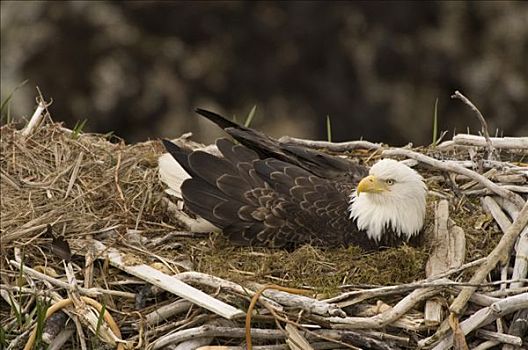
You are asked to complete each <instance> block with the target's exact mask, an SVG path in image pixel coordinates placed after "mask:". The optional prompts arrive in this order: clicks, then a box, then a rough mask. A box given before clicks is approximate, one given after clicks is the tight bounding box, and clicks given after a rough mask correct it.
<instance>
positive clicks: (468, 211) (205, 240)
mask: <svg viewBox="0 0 528 350" xmlns="http://www.w3.org/2000/svg"><path fill="white" fill-rule="evenodd" d="M41 113H44V114H43V116H44V118H43V120H41V121H39V122H35V123H33V124H32V123H31V122H30V123H29V124H28V125H26V126H25V128H24V129H22V130H19V129H17V127H16V126H15V125H14V124H8V125H4V126H3V127H2V128H1V138H2V143H1V159H0V163H1V190H2V194H1V195H2V196H1V233H0V234H1V240H2V241H1V243H2V246H1V252H2V260H1V264H2V265H1V269H2V270H1V271H2V282H1V283H2V285H1V286H2V288H1V292H2V295H1V296H2V297H3V299H4V301H5V303H2V304H1V307H0V318H1V319H2V336H1V337H0V341H1V342H3V346H9V348H10V349H18V348H22V347H23V345H24V344H26V346H31V345H32V344H33V343H34V342H38V343H39V344H41V346H42V344H43V343H48V344H49V343H55V344H56V343H60V342H62V344H64V343H65V345H64V348H71V349H77V348H86V349H96V348H105V347H109V348H111V347H115V346H118V347H119V348H134V347H135V348H149V349H160V348H164V347H167V348H169V346H172V347H170V348H176V349H194V348H198V347H200V346H205V345H209V344H214V345H224V346H229V347H228V348H229V349H231V348H232V349H242V348H245V346H246V345H249V344H246V341H247V340H252V343H254V344H255V345H254V346H253V348H254V349H289V348H291V349H349V348H352V349H357V348H372V349H399V348H411V349H412V348H417V347H419V346H420V347H426V348H427V347H434V346H436V348H439V349H444V348H447V347H448V346H450V345H452V344H453V343H454V344H455V345H456V346H464V344H466V343H467V344H469V345H470V346H471V347H474V346H477V345H479V344H482V343H484V342H490V341H492V342H495V343H496V344H500V343H506V344H510V345H512V346H513V345H515V346H517V345H519V342H520V343H521V344H522V341H523V339H522V333H521V334H518V333H515V331H514V332H513V333H512V332H508V330H509V329H514V328H515V327H513V326H514V325H515V324H516V322H517V321H518V320H522V319H523V317H524V318H526V312H524V314H522V312H523V311H522V310H521V309H522V308H523V307H524V308H525V307H526V306H525V305H528V300H526V299H527V298H526V297H524V299H523V298H522V297H523V293H524V296H526V295H528V294H526V287H523V283H524V282H525V280H526V271H525V270H524V275H523V272H522V271H521V274H520V275H519V274H518V273H517V274H516V272H515V271H516V269H518V268H519V266H518V265H516V264H518V263H517V260H518V259H516V254H517V256H519V255H520V254H521V253H520V252H521V251H522V249H526V248H525V247H524V246H522V241H523V239H524V240H525V241H526V235H527V232H526V230H525V231H524V232H523V233H522V234H520V232H521V231H522V229H523V227H524V226H522V224H523V223H522V216H523V215H520V214H519V213H521V214H522V213H523V212H524V211H521V208H520V207H519V203H521V202H523V201H524V200H525V199H524V198H523V197H522V195H523V193H526V191H523V189H524V190H526V183H527V182H528V176H527V167H526V164H523V161H526V160H525V158H524V157H525V155H526V149H523V148H522V147H523V145H522V144H521V146H516V144H515V147H503V148H501V150H500V152H499V151H498V150H497V148H495V149H493V150H491V149H489V148H488V147H487V146H489V145H488V144H486V145H484V146H483V147H482V146H481V145H480V146H479V145H469V146H468V145H463V144H460V143H457V142H456V140H453V141H447V143H444V144H441V145H439V146H437V147H430V148H420V149H413V150H411V149H390V150H389V149H388V148H387V147H375V148H372V149H368V150H366V149H362V148H359V149H358V148H355V147H351V149H349V150H347V151H345V152H340V153H341V154H343V155H346V156H348V157H354V158H357V159H359V160H360V162H362V163H365V164H368V165H370V164H372V163H373V162H375V161H376V160H377V159H379V158H380V157H381V156H382V153H383V155H384V156H387V155H389V156H396V157H398V156H400V157H401V158H411V159H415V160H418V162H417V164H416V167H417V168H418V171H419V172H420V173H421V174H422V175H423V176H424V178H425V179H426V182H427V185H428V188H429V190H430V194H429V198H428V210H427V222H426V225H425V235H426V237H427V240H428V241H429V242H435V243H434V244H431V243H430V244H426V245H424V246H423V247H419V248H415V247H409V246H402V247H399V248H393V249H387V250H382V251H379V252H372V253H365V252H363V251H361V250H360V249H358V248H356V247H348V248H338V249H321V248H316V247H312V246H303V247H300V248H298V249H296V250H295V251H293V252H287V251H284V250H271V249H265V248H251V247H233V246H232V245H230V244H229V242H228V241H226V240H225V239H224V238H223V237H222V236H221V235H215V234H197V233H192V232H187V231H185V227H184V226H183V225H182V224H181V223H180V222H178V220H177V219H176V218H175V216H174V215H173V214H174V210H175V209H174V208H175V206H174V204H173V203H172V202H171V198H170V197H169V196H168V195H167V194H165V193H164V186H163V185H162V184H161V183H160V181H159V179H158V174H157V158H158V157H159V155H160V154H161V153H162V152H163V147H162V145H161V143H160V142H159V141H148V142H144V143H140V144H135V145H126V144H125V143H124V142H123V141H122V140H120V139H119V138H117V137H115V136H113V135H100V134H86V133H80V132H77V131H72V130H69V129H66V128H64V127H62V125H61V124H59V123H55V122H53V121H52V120H51V119H50V117H49V115H47V114H45V113H47V112H46V111H45V110H44V109H43V110H41ZM41 117H42V115H39V118H41ZM481 139H483V138H479V142H481V141H482V140H481ZM183 141H184V142H191V141H188V140H187V139H186V138H184V139H183ZM517 141H518V140H517ZM494 142H495V141H494ZM520 142H526V140H521V141H520ZM326 146H328V147H327V148H328V151H329V152H332V151H333V148H332V145H331V144H328V145H326ZM516 147H517V148H516ZM340 150H341V149H340ZM384 150H385V151H384ZM390 152H393V154H390ZM409 152H410V153H409ZM523 152H524V153H523ZM491 153H493V154H494V160H490V157H488V156H489V155H490V154H491ZM416 155H418V156H416ZM420 156H422V157H426V158H425V159H420ZM431 159H432V160H433V161H435V160H439V159H441V160H449V161H450V163H449V164H450V166H454V168H452V169H446V168H443V167H439V166H436V164H435V163H431V162H432V161H431ZM499 159H500V160H499ZM428 162H429V163H428ZM468 163H470V164H469V165H468ZM457 167H460V168H463V169H467V170H468V171H470V172H471V173H474V174H477V175H478V176H482V174H484V178H485V179H488V180H491V182H493V183H494V184H500V187H501V188H503V189H504V190H505V191H507V194H505V195H504V196H496V195H497V194H499V195H500V193H497V192H496V191H495V192H494V188H493V187H492V188H491V189H490V188H488V187H487V186H486V182H485V181H479V180H480V178H474V177H472V176H473V175H472V174H465V173H464V172H463V171H462V172H460V171H459V169H458V168H457ZM472 169H473V170H472ZM516 193H518V194H516ZM508 196H510V197H508ZM442 202H443V204H442ZM525 206H526V205H525ZM497 210H498V211H497ZM446 211H447V212H448V214H447V216H446ZM501 220H502V221H501ZM512 221H513V222H514V223H513V224H512ZM516 224H517V226H519V225H521V227H516V226H515V225H516ZM515 230H517V231H515ZM460 231H462V235H463V236H464V238H465V244H464V248H465V249H464V250H463V251H461V252H460V251H459V252H458V253H457V254H458V258H454V257H453V254H454V253H453V251H454V250H456V249H455V248H454V247H453V246H451V250H449V244H447V247H446V244H442V243H441V242H440V241H442V240H443V241H447V242H451V243H453V242H458V241H456V239H459V238H456V237H457V236H456V235H457V234H458V235H459V236H458V237H460ZM510 231H511V232H510ZM514 231H515V232H514ZM442 234H443V235H445V236H441V235H442ZM439 237H444V238H439ZM518 237H519V238H518ZM439 240H440V241H439ZM516 240H517V243H516V248H515V249H513V248H512V247H513V244H514V243H515V242H516ZM439 242H440V243H439ZM444 243H445V242H444ZM503 246H504V247H506V248H503ZM504 249H506V250H504ZM442 254H443V255H442ZM494 254H502V255H500V256H499V257H497V258H495V257H494V256H495V255H494ZM435 257H436V260H435ZM439 257H440V258H439ZM506 257H511V258H510V259H509V263H507V261H508V260H507V259H505V258H506ZM451 258H453V259H454V260H453V261H450V260H449V259H451ZM499 258H500V259H499ZM490 259H491V260H493V259H495V260H494V262H495V264H493V266H491V267H490V268H489V271H484V267H485V265H486V263H487V262H490ZM446 260H449V261H447V263H444V262H446ZM499 260H501V262H502V264H497V263H498V262H499ZM521 260H522V259H521ZM428 261H429V262H428ZM438 261H444V262H440V263H439V262H438ZM519 264H521V263H519ZM439 265H445V266H443V267H442V266H439ZM496 265H497V267H496V268H495V266H496ZM512 269H513V272H512ZM483 271H484V277H485V278H484V277H483V278H481V279H480V280H478V275H479V273H480V274H482V273H483ZM175 281H176V282H178V283H181V284H176V282H175ZM186 288H190V289H189V291H190V292H189V294H186V291H187V289H186ZM198 292H199V293H202V292H204V293H202V294H203V295H202V294H199V293H198ZM193 293H194V295H193ZM463 294H464V295H466V297H465V298H466V299H465V300H462V301H461V299H463V298H462V297H460V295H463ZM470 297H471V298H470ZM516 298H517V299H516ZM519 298H520V299H519ZM252 300H253V302H251V301H252ZM457 303H458V304H457ZM497 307H502V309H501V310H502V311H499V312H498V313H497V312H496V313H493V310H496V308H497ZM248 309H249V311H248ZM252 310H253V311H252ZM504 310H507V311H504ZM51 311H53V312H51ZM57 311H58V312H57ZM475 311H477V313H478V312H481V313H486V312H488V313H490V314H492V316H489V315H488V316H486V317H487V318H485V321H482V320H481V319H479V320H474V319H473V318H472V316H471V315H472V314H473V313H474V312H475ZM46 313H47V314H48V316H49V317H46ZM52 313H53V315H52ZM246 313H248V315H249V316H250V317H249V319H248V320H247V322H250V324H251V329H249V325H246V326H245V325H244V319H243V318H244V317H245V316H246ZM486 315H487V314H486ZM251 317H252V320H251V319H250V318H251ZM46 318H47V320H46ZM496 319H499V320H500V322H497V325H499V324H500V326H497V325H495V323H493V324H491V326H487V325H489V324H490V323H492V321H495V320H496ZM486 326H487V327H486ZM512 327H513V328H512ZM247 331H250V332H251V333H250V334H249V335H248V334H246V332H247ZM508 333H510V334H508ZM28 337H30V340H28ZM31 338H33V339H31ZM490 339H491V340H490ZM524 340H526V339H524ZM28 344H29V345H28ZM519 346H520V345H519Z"/></svg>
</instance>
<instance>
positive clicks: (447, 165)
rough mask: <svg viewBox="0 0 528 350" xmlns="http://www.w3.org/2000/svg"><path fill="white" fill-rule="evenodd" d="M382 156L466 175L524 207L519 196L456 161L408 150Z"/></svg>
mask: <svg viewBox="0 0 528 350" xmlns="http://www.w3.org/2000/svg"><path fill="white" fill-rule="evenodd" d="M382 156H388V157H394V156H404V157H407V158H412V159H415V160H417V161H419V162H422V163H425V164H428V165H430V166H432V167H435V168H438V169H441V170H444V171H449V172H454V173H457V174H461V175H465V176H467V177H469V178H471V179H473V180H475V181H477V182H479V183H480V184H482V185H483V186H485V187H486V188H488V189H490V190H491V191H493V192H494V193H496V194H498V195H499V196H501V197H504V198H505V199H507V200H509V201H511V202H513V203H515V204H516V205H517V206H518V207H519V208H522V207H523V205H524V200H523V199H522V198H521V197H520V196H519V195H517V194H515V193H513V192H511V191H508V190H506V189H504V188H503V187H501V186H499V185H497V184H496V183H494V182H493V181H491V180H489V179H487V178H486V177H484V176H482V175H481V174H479V173H477V172H475V171H473V170H470V169H467V168H464V167H463V166H461V165H460V164H457V163H456V162H454V161H449V160H438V159H434V158H431V157H429V156H426V155H424V154H421V153H417V152H414V151H410V150H406V149H400V148H394V149H388V150H385V151H383V153H382Z"/></svg>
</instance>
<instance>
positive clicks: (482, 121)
mask: <svg viewBox="0 0 528 350" xmlns="http://www.w3.org/2000/svg"><path fill="white" fill-rule="evenodd" d="M451 98H457V99H459V100H461V101H462V102H464V103H465V104H466V105H468V106H469V108H471V110H472V111H473V112H475V115H476V116H477V118H478V120H479V121H480V124H481V125H482V131H483V133H484V137H485V138H486V144H487V147H488V159H494V158H495V148H494V147H493V144H492V143H491V140H490V136H489V132H488V123H487V122H486V119H484V117H483V116H482V113H480V111H479V110H478V108H477V107H475V105H474V104H473V103H472V102H471V101H470V100H469V99H468V98H467V97H466V96H464V95H462V93H460V91H458V90H457V91H455V94H454V95H451Z"/></svg>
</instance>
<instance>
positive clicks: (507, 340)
mask: <svg viewBox="0 0 528 350" xmlns="http://www.w3.org/2000/svg"><path fill="white" fill-rule="evenodd" d="M476 335H477V337H480V338H482V339H486V340H496V341H498V342H500V343H504V344H511V345H515V346H521V345H522V343H523V341H522V339H521V338H520V337H517V336H515V335H509V334H504V333H498V332H491V331H487V330H485V329H477V331H476Z"/></svg>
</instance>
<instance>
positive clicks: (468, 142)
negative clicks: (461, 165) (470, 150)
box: [453, 134, 528, 149]
mask: <svg viewBox="0 0 528 350" xmlns="http://www.w3.org/2000/svg"><path fill="white" fill-rule="evenodd" d="M453 141H454V143H455V144H457V145H464V146H477V147H484V146H488V140H486V138H485V137H482V136H477V135H470V134H457V135H455V136H454V137H453ZM489 141H490V142H491V144H492V145H493V147H495V148H502V149H528V137H490V138H489Z"/></svg>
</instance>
